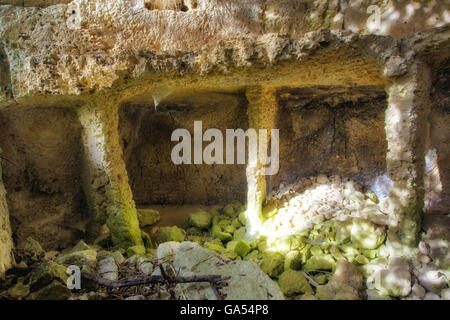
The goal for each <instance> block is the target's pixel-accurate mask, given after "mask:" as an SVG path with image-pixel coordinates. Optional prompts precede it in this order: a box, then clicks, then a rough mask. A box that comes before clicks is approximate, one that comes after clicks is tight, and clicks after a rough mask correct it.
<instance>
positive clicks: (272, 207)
mask: <svg viewBox="0 0 450 320" xmlns="http://www.w3.org/2000/svg"><path fill="white" fill-rule="evenodd" d="M277 213H278V208H277V205H276V204H275V203H271V204H268V205H266V206H265V207H264V208H263V209H262V212H261V214H262V216H263V217H264V218H271V217H273V216H275V215H276V214H277Z"/></svg>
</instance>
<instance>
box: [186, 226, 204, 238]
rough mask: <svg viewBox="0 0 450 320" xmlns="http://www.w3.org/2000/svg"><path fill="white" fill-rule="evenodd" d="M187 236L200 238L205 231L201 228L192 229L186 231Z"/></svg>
mask: <svg viewBox="0 0 450 320" xmlns="http://www.w3.org/2000/svg"><path fill="white" fill-rule="evenodd" d="M186 234H187V235H188V236H199V237H201V236H202V235H203V231H202V229H200V228H195V227H190V228H187V229H186Z"/></svg>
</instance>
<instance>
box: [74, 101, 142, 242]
mask: <svg viewBox="0 0 450 320" xmlns="http://www.w3.org/2000/svg"><path fill="white" fill-rule="evenodd" d="M118 111H119V106H118V103H117V101H116V100H115V99H114V98H111V97H103V98H102V99H100V98H98V100H96V101H92V102H90V103H88V104H87V105H85V106H83V107H82V108H81V109H80V110H79V111H78V115H79V119H80V122H81V125H82V126H83V143H84V151H85V165H84V172H83V181H84V182H83V184H84V190H85V193H86V197H87V200H88V204H89V207H90V208H91V210H92V211H93V212H94V213H95V216H96V220H97V223H99V224H103V223H105V222H106V224H107V225H108V228H109V229H110V231H111V235H112V241H113V243H114V244H115V245H118V246H120V247H123V248H128V247H130V246H134V245H142V238H141V231H140V229H139V222H138V218H137V212H136V207H135V204H134V200H133V195H132V192H131V188H130V186H129V184H128V175H127V171H126V167H125V162H124V160H123V156H122V148H121V146H120V143H119V141H120V140H119V132H118V124H119V113H118Z"/></svg>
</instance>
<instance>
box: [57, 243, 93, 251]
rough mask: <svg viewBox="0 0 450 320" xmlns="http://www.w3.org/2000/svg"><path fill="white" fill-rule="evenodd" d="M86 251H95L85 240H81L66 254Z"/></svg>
mask: <svg viewBox="0 0 450 320" xmlns="http://www.w3.org/2000/svg"><path fill="white" fill-rule="evenodd" d="M85 250H93V248H91V247H90V246H89V245H88V244H87V243H86V242H84V241H83V240H80V241H78V242H77V244H76V245H75V246H74V247H73V248H71V249H70V250H68V251H67V252H64V253H73V252H78V251H85Z"/></svg>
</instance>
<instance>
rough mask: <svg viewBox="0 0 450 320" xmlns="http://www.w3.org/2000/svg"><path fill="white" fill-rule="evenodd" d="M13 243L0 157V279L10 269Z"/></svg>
mask: <svg viewBox="0 0 450 320" xmlns="http://www.w3.org/2000/svg"><path fill="white" fill-rule="evenodd" d="M1 151H2V150H1V149H0V156H1ZM12 249H13V242H12V238H11V226H10V224H9V210H8V204H7V203H6V191H5V187H4V186H3V180H2V163H1V157H0V279H3V278H4V276H5V272H6V270H8V269H9V268H11V266H12V263H13V259H12Z"/></svg>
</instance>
